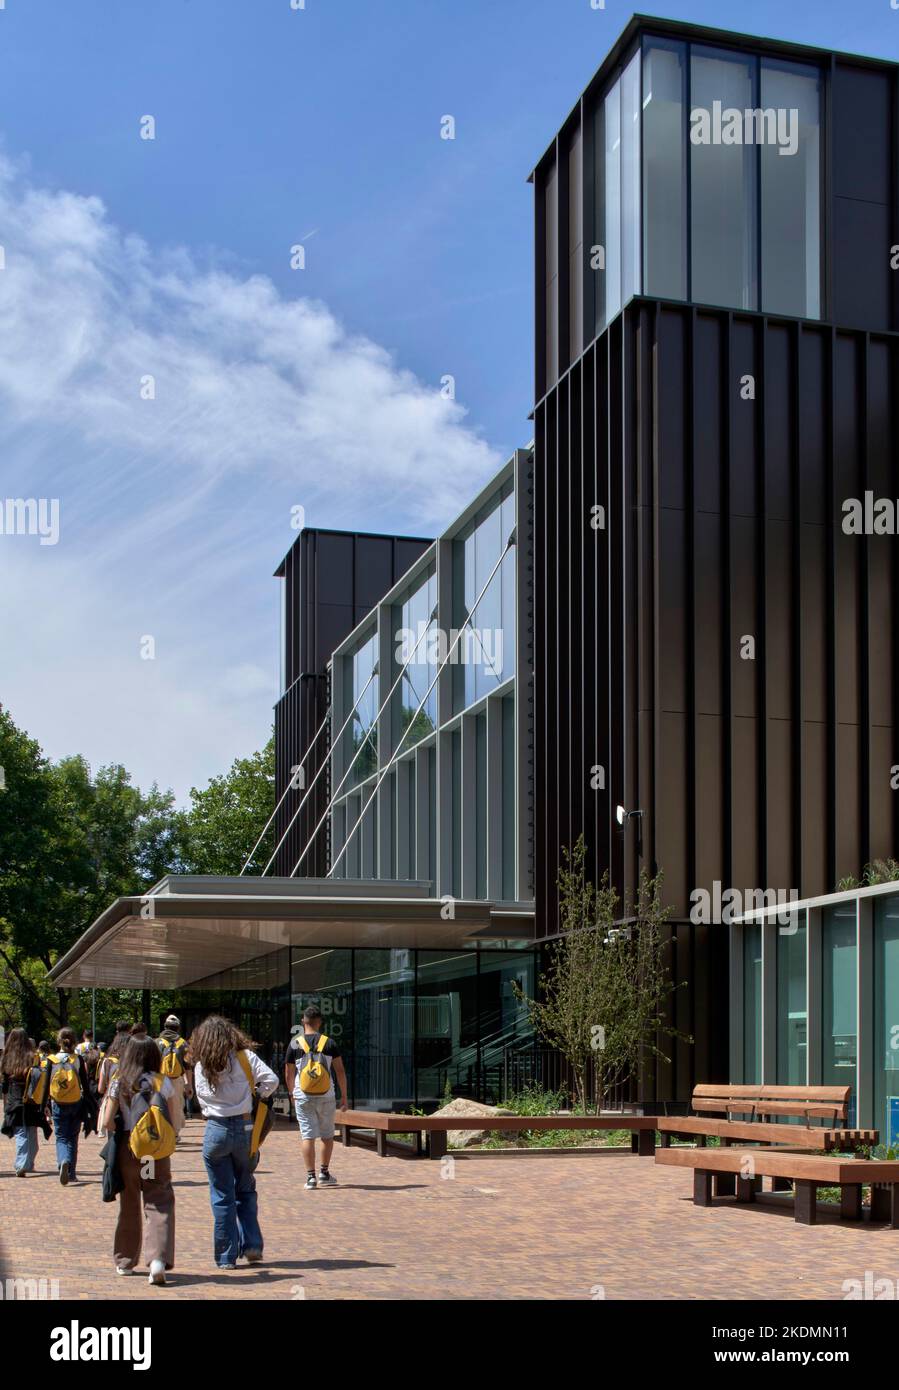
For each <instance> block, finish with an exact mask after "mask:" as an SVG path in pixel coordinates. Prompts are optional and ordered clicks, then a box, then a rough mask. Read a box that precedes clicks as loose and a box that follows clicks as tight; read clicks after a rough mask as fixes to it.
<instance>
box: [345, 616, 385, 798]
mask: <svg viewBox="0 0 899 1390" xmlns="http://www.w3.org/2000/svg"><path fill="white" fill-rule="evenodd" d="M377 657H378V635H377V633H376V632H375V633H372V635H371V637H370V638H369V639H368V640H367V641H366V642H363V643H362V645H361V646H360V647H358V648H357V650H356V651H355V652H354V653H353V655H352V656H351V657H350V658H349V659H348V660H346V661H345V662H344V667H343V669H344V678H345V682H346V684H345V690H344V699H345V702H346V708H345V713H346V714H349V712H350V710H351V709H352V708H353V706H354V705H355V706H356V708H355V710H354V713H353V717H352V719H351V720H350V723H349V725H348V726H347V731H346V734H345V735H344V740H345V742H344V755H345V762H344V770H346V768H348V767H349V765H350V763H351V762H352V760H353V758H354V757H355V755H356V753H357V752H358V751H359V749H360V748H362V751H361V753H359V757H358V759H357V761H356V764H355V766H354V767H353V770H352V772H351V773H350V775H349V777H348V779H347V786H350V787H354V786H356V785H357V784H358V783H359V782H364V781H365V779H366V777H370V776H371V775H372V773H374V772H376V771H377V767H378V730H377V728H376V727H375V715H376V714H377V712H378V684H379V681H378V677H377V676H375V677H374V678H373V679H372V681H371V684H370V685H369V686H368V689H367V690H365V685H366V682H367V681H368V679H369V677H370V676H371V673H372V671H373V670H374V666H375V662H376V661H377ZM363 690H365V694H364V695H363V694H362V691H363ZM360 696H361V698H360ZM357 701H358V704H357V703H356V702H357ZM363 744H364V747H363Z"/></svg>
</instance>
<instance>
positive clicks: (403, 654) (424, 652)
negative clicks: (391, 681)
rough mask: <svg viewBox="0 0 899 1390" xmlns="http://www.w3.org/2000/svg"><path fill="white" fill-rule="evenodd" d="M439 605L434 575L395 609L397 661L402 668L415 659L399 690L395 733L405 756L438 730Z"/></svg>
mask: <svg viewBox="0 0 899 1390" xmlns="http://www.w3.org/2000/svg"><path fill="white" fill-rule="evenodd" d="M436 602H437V576H436V574H431V575H430V576H429V577H428V578H427V579H426V580H425V581H424V582H423V583H422V584H420V585H419V586H418V588H416V589H415V590H414V591H413V592H412V593H411V594H409V595H408V597H407V598H405V599H404V600H403V601H402V602H401V603H400V604H398V605H397V607H396V609H395V618H394V623H395V635H396V642H395V660H396V662H397V665H398V666H402V665H403V662H404V661H405V660H406V658H407V657H411V660H409V661H408V663H407V665H406V666H405V670H404V672H403V677H402V680H401V681H400V683H399V686H398V688H397V704H396V711H397V713H398V716H399V719H398V723H397V725H396V727H395V730H394V733H395V738H396V744H397V746H398V745H399V741H400V740H401V739H403V745H402V751H403V752H405V751H406V749H407V748H413V747H414V746H415V744H416V743H418V741H419V740H420V739H423V738H426V737H427V735H428V734H432V733H433V732H434V730H435V729H436V727H437V686H436V684H435V685H434V688H433V690H430V693H428V691H429V687H430V686H431V683H432V681H433V680H434V677H435V675H436V674H437V664H436V663H435V662H434V661H431V660H429V655H433V653H434V651H435V650H436V644H435V636H436V624H434V623H431V621H430V619H431V614H432V613H433V611H434V605H435V603H436ZM422 701H424V704H423V705H422V708H421V709H419V705H421V704H422Z"/></svg>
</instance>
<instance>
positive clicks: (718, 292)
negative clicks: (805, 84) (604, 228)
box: [690, 46, 758, 309]
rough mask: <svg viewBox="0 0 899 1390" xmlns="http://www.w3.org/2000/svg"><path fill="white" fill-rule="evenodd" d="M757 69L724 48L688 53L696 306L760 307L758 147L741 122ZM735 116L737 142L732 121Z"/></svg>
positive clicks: (750, 105)
mask: <svg viewBox="0 0 899 1390" xmlns="http://www.w3.org/2000/svg"><path fill="white" fill-rule="evenodd" d="M755 68H756V63H755V59H754V58H750V57H742V56H741V55H740V54H735V53H730V52H728V51H727V50H725V49H714V48H697V47H695V46H694V47H693V50H692V55H691V63H690V77H691V110H690V214H691V219H692V235H693V254H692V262H693V292H692V297H693V299H694V300H696V301H697V302H698V303H700V304H720V305H722V306H725V307H727V308H730V309H757V308H758V285H757V277H756V255H757V253H756V169H757V152H756V146H755V145H751V144H750V145H747V144H745V143H744V142H743V138H742V136H743V127H742V116H743V113H744V112H745V111H751V110H752V109H753V108H754V107H755V106H756V105H757V102H756V81H755ZM727 112H738V113H739V114H740V118H741V121H740V128H739V134H740V143H739V144H737V143H736V142H735V140H734V139H733V138H732V137H734V136H735V135H736V134H737V126H736V122H734V121H731V120H728V119H727V118H726V116H725V113H727Z"/></svg>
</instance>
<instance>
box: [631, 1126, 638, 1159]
mask: <svg viewBox="0 0 899 1390" xmlns="http://www.w3.org/2000/svg"><path fill="white" fill-rule="evenodd" d="M636 1152H637V1131H636V1130H635V1129H632V1130H631V1153H632V1154H635V1153H636Z"/></svg>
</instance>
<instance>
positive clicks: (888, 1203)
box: [871, 1183, 899, 1231]
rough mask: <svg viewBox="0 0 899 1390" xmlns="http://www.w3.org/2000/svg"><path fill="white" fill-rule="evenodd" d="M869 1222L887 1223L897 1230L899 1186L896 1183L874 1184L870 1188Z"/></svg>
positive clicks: (898, 1220) (898, 1228)
mask: <svg viewBox="0 0 899 1390" xmlns="http://www.w3.org/2000/svg"><path fill="white" fill-rule="evenodd" d="M871 1220H872V1221H888V1222H889V1223H890V1226H891V1227H892V1229H893V1230H894V1231H896V1230H899V1186H897V1184H896V1183H889V1184H887V1183H875V1184H874V1185H873V1186H872V1188H871Z"/></svg>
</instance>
